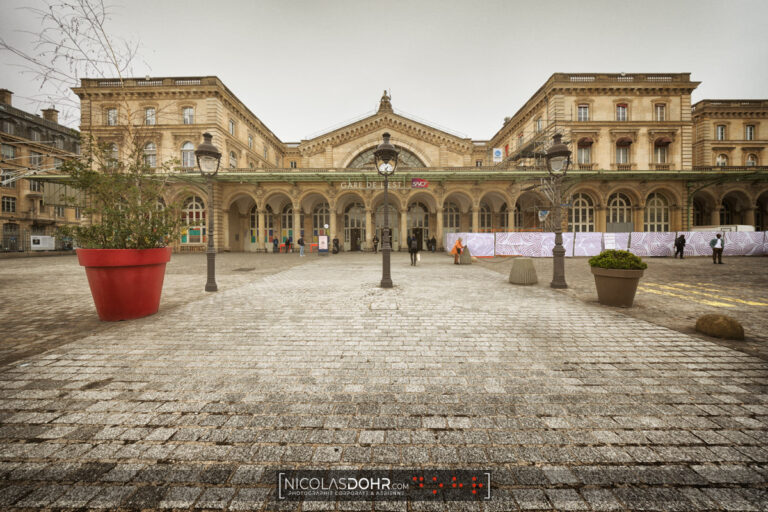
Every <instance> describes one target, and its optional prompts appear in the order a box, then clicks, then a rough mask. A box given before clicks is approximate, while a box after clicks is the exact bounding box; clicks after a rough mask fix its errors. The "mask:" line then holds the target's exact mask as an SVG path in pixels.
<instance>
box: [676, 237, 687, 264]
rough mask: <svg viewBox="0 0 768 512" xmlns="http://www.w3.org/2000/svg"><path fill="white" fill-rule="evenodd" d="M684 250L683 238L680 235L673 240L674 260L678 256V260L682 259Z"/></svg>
mask: <svg viewBox="0 0 768 512" xmlns="http://www.w3.org/2000/svg"><path fill="white" fill-rule="evenodd" d="M684 250H685V236H683V235H680V236H679V237H677V238H675V258H677V255H678V254H679V255H680V259H683V251H684Z"/></svg>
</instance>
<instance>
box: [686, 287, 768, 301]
mask: <svg viewBox="0 0 768 512" xmlns="http://www.w3.org/2000/svg"><path fill="white" fill-rule="evenodd" d="M696 284H697V285H699V286H704V287H705V288H711V287H712V286H717V285H713V284H712V283H696ZM688 286H692V285H688ZM755 298H757V299H760V300H761V301H766V302H768V297H755Z"/></svg>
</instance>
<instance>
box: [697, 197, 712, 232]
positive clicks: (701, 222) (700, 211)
mask: <svg viewBox="0 0 768 512" xmlns="http://www.w3.org/2000/svg"><path fill="white" fill-rule="evenodd" d="M704 212H705V208H704V205H703V204H702V203H701V201H699V200H698V199H694V200H693V225H694V226H706V225H707V224H709V222H705V221H704Z"/></svg>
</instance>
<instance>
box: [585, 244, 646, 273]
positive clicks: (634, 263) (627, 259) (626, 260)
mask: <svg viewBox="0 0 768 512" xmlns="http://www.w3.org/2000/svg"><path fill="white" fill-rule="evenodd" d="M589 266H590V267H597V268H613V269H621V270H645V269H646V268H648V264H647V263H645V262H644V261H643V260H641V259H640V258H639V257H638V256H636V255H634V254H632V253H631V252H629V251H619V250H616V249H607V250H605V251H603V252H601V253H600V254H599V255H597V256H592V257H591V258H589Z"/></svg>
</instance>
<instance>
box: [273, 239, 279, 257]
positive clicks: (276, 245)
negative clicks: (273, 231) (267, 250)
mask: <svg viewBox="0 0 768 512" xmlns="http://www.w3.org/2000/svg"><path fill="white" fill-rule="evenodd" d="M272 252H273V253H274V254H277V253H278V252H280V241H279V240H278V239H277V237H275V238H273V239H272Z"/></svg>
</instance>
